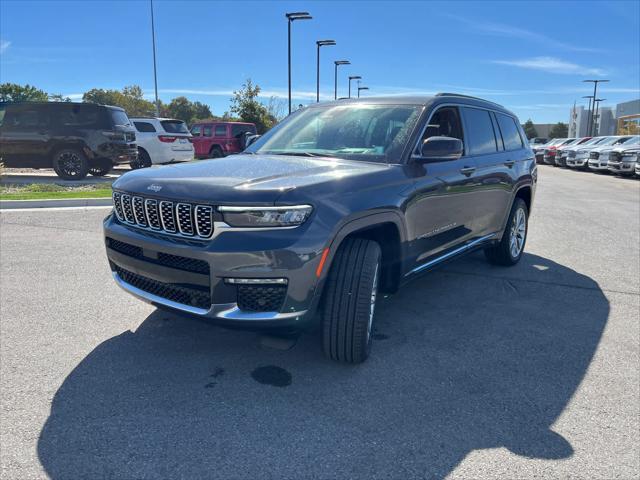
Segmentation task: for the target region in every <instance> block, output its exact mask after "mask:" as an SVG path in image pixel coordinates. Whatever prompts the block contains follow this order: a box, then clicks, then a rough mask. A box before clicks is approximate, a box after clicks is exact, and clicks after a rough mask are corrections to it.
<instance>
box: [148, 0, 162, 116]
mask: <svg viewBox="0 0 640 480" xmlns="http://www.w3.org/2000/svg"><path fill="white" fill-rule="evenodd" d="M150 5H151V43H152V45H153V84H154V85H155V92H156V117H159V116H160V102H159V101H158V74H157V72H156V29H155V25H154V22H153V0H150Z"/></svg>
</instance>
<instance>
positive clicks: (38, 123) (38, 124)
mask: <svg viewBox="0 0 640 480" xmlns="http://www.w3.org/2000/svg"><path fill="white" fill-rule="evenodd" d="M6 117H7V118H6V121H5V125H4V126H5V127H6V128H8V129H13V130H30V129H33V128H42V127H46V126H48V125H49V113H48V112H47V111H46V109H44V108H34V107H30V106H24V107H18V108H13V109H10V110H9V112H8V115H6Z"/></svg>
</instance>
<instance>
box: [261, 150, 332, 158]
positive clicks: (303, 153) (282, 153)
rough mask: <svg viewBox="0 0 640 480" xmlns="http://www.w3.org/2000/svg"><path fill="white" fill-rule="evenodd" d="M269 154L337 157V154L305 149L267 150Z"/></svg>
mask: <svg viewBox="0 0 640 480" xmlns="http://www.w3.org/2000/svg"><path fill="white" fill-rule="evenodd" d="M265 153H266V154H267V155H292V156H295V157H331V158H337V156H336V155H332V154H330V153H311V152H305V151H300V150H296V151H288V152H265Z"/></svg>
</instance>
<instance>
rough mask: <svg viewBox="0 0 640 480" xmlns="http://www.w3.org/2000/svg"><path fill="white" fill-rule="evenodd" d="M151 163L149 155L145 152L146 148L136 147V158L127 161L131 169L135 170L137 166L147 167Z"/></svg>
mask: <svg viewBox="0 0 640 480" xmlns="http://www.w3.org/2000/svg"><path fill="white" fill-rule="evenodd" d="M151 165H152V162H151V157H150V156H149V154H148V153H147V151H146V150H142V149H141V148H139V149H138V158H136V159H135V160H132V161H131V162H129V166H130V167H131V168H132V169H133V170H137V169H139V168H147V167H150V166H151Z"/></svg>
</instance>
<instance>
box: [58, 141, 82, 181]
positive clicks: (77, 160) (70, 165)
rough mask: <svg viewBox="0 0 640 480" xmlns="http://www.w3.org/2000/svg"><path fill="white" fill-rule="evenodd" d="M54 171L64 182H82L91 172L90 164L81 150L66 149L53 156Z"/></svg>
mask: <svg viewBox="0 0 640 480" xmlns="http://www.w3.org/2000/svg"><path fill="white" fill-rule="evenodd" d="M52 163H53V170H54V171H55V172H56V174H57V175H58V176H59V177H60V178H62V179H64V180H82V179H83V178H84V177H86V176H87V173H88V172H89V163H88V162H87V159H86V157H85V156H84V154H83V153H82V152H81V151H80V150H76V149H74V148H65V149H63V150H58V151H57V152H56V153H55V155H54V156H53V162H52Z"/></svg>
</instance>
